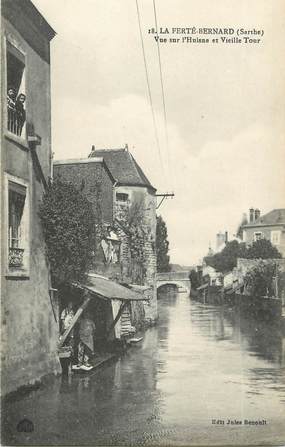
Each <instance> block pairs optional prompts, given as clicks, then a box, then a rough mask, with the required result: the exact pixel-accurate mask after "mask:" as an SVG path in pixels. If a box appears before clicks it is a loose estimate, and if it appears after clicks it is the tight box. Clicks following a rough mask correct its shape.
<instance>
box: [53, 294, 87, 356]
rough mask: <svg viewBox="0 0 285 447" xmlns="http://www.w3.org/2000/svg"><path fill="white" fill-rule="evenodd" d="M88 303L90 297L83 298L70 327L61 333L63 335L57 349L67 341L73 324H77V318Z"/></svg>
mask: <svg viewBox="0 0 285 447" xmlns="http://www.w3.org/2000/svg"><path fill="white" fill-rule="evenodd" d="M89 301H90V297H88V298H85V299H84V302H83V304H82V305H81V306H80V307H79V308H78V310H77V312H76V314H75V315H74V317H73V319H72V320H71V324H70V326H69V327H68V328H67V329H66V331H65V332H64V333H63V335H62V337H61V339H60V341H59V343H58V348H61V346H62V345H63V343H64V342H65V340H66V339H67V337H68V335H69V334H70V331H71V330H72V329H73V327H74V325H75V323H76V322H77V320H78V318H79V317H80V315H81V314H82V312H83V311H84V309H85V308H86V306H87V304H88V303H89Z"/></svg>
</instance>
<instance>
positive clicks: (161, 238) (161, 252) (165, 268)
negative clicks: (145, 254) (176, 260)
mask: <svg viewBox="0 0 285 447" xmlns="http://www.w3.org/2000/svg"><path fill="white" fill-rule="evenodd" d="M168 250H169V242H168V239H167V227H166V223H165V221H164V220H163V218H162V217H161V216H157V217H156V257H157V271H158V272H169V271H170V265H169V259H170V257H169V255H168Z"/></svg>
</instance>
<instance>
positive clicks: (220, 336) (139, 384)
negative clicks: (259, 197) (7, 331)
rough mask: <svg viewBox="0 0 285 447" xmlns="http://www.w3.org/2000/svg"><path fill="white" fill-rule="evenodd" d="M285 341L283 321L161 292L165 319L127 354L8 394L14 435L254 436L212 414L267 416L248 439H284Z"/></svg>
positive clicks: (74, 439)
mask: <svg viewBox="0 0 285 447" xmlns="http://www.w3.org/2000/svg"><path fill="white" fill-rule="evenodd" d="M284 346H285V343H284V338H283V337H282V333H281V330H280V327H279V325H278V324H274V323H272V324H270V323H268V322H266V323H264V322H262V321H253V320H250V319H246V318H244V317H242V316H241V315H240V314H239V313H238V312H233V311H231V312H229V311H228V310H226V309H223V308H222V307H214V306H204V305H202V304H200V303H195V302H191V301H190V299H189V297H188V295H187V294H185V293H176V292H175V291H173V290H169V291H168V292H165V291H164V292H163V291H162V292H160V299H159V323H158V325H157V326H156V327H152V328H150V329H148V330H147V331H146V332H145V334H144V339H143V341H142V343H138V344H136V345H133V346H131V348H130V349H129V351H128V352H127V353H126V354H125V355H124V356H122V357H121V358H120V359H118V361H116V362H114V363H113V364H110V365H109V366H108V367H105V368H102V369H101V370H97V371H95V372H94V373H93V372H92V373H91V374H88V375H85V376H84V375H73V376H70V377H61V378H58V379H55V380H54V381H53V382H52V383H51V384H50V385H49V386H47V387H46V388H43V389H41V390H39V391H35V392H34V393H32V394H29V395H27V396H26V397H25V398H24V399H18V400H15V401H14V402H10V403H8V404H7V405H6V407H5V421H4V422H5V429H6V433H7V436H8V435H9V436H8V438H7V442H6V444H8V445H15V443H16V444H17V442H18V444H23V445H25V444H28V445H32V444H49V445H52V444H57V445H66V444H68V445H71V444H75V445H86V444H89V445H90V444H92V445H96V444H97V445H126V444H127V445H143V444H151V445H157V444H162V445H165V443H167V444H171V445H178V444H180V445H181V444H187V445H188V444H195V443H196V444H197V443H198V444H199V443H200V444H201V443H204V444H211V443H213V442H216V443H217V444H230V443H232V442H235V443H236V444H244V443H245V438H244V434H243V432H242V431H239V430H238V429H237V428H235V427H232V428H230V427H229V428H224V429H223V430H217V427H215V426H212V425H211V420H212V419H213V418H220V419H227V418H233V419H235V418H237V419H244V418H248V419H252V420H255V419H258V418H261V419H267V420H268V426H266V427H263V428H262V429H261V428H256V427H251V428H248V429H247V431H246V441H250V439H251V441H252V443H256V442H257V441H258V440H260V441H264V440H270V439H271V438H270V437H271V436H272V437H273V436H274V441H275V444H278V442H277V439H276V433H277V434H278V433H279V434H280V435H283V439H284V438H285V433H284V429H281V427H282V424H283V423H284V420H283V410H284V408H283V407H284V402H285V379H284V368H283V367H284ZM23 417H27V418H28V419H30V420H32V421H33V423H34V425H35V427H36V430H35V433H34V434H33V437H32V438H31V437H29V438H25V436H24V435H23V434H21V435H19V434H17V433H15V430H14V428H13V427H16V425H17V423H18V421H19V420H20V419H21V418H23ZM283 425H284V424H283ZM233 430H235V435H234V436H233ZM282 430H283V431H282ZM272 439H273V438H272ZM271 444H272V442H271Z"/></svg>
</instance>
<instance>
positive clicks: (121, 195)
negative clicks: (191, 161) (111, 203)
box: [116, 192, 129, 202]
mask: <svg viewBox="0 0 285 447" xmlns="http://www.w3.org/2000/svg"><path fill="white" fill-rule="evenodd" d="M128 199H129V194H125V193H122V192H117V193H116V200H117V201H118V202H127V201H128Z"/></svg>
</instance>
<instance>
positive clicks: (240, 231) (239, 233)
mask: <svg viewBox="0 0 285 447" xmlns="http://www.w3.org/2000/svg"><path fill="white" fill-rule="evenodd" d="M247 224H248V220H247V216H246V214H245V213H244V214H243V216H242V220H241V223H240V224H239V226H238V229H237V234H236V235H237V237H238V238H240V239H242V236H243V226H244V225H247Z"/></svg>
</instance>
